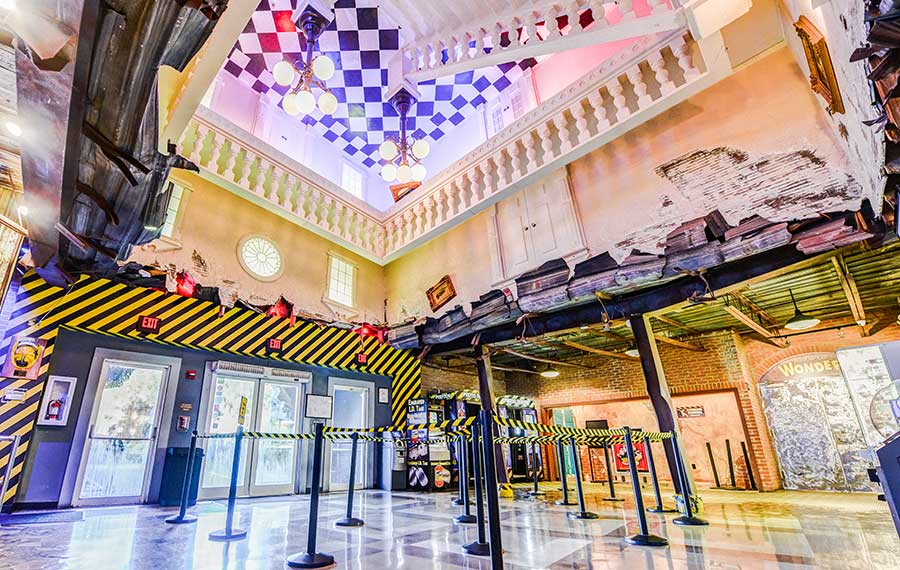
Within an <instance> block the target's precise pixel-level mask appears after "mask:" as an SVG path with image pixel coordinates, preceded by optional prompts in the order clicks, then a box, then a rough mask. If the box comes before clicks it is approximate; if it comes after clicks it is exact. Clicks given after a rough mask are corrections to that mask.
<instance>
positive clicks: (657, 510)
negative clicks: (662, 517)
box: [647, 507, 678, 513]
mask: <svg viewBox="0 0 900 570" xmlns="http://www.w3.org/2000/svg"><path fill="white" fill-rule="evenodd" d="M647 512H648V513H677V512H678V509H667V508H665V507H663V508H659V507H649V508H648V509H647Z"/></svg>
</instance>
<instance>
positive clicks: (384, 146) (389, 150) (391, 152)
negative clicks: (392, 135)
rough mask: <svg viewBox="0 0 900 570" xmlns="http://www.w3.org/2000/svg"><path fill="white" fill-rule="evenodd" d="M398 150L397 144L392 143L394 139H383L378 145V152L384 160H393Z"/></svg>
mask: <svg viewBox="0 0 900 570" xmlns="http://www.w3.org/2000/svg"><path fill="white" fill-rule="evenodd" d="M398 152H400V151H399V150H397V145H396V144H394V141H384V142H383V143H381V146H379V147H378V153H379V154H380V155H381V158H383V159H384V160H394V159H395V158H397V153H398Z"/></svg>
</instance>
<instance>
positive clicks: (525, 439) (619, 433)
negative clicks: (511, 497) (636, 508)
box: [494, 414, 672, 443]
mask: <svg viewBox="0 0 900 570" xmlns="http://www.w3.org/2000/svg"><path fill="white" fill-rule="evenodd" d="M494 421H496V422H497V423H498V424H499V425H502V426H506V427H513V428H518V429H521V430H525V431H533V432H537V433H539V434H544V435H541V436H521V437H515V438H500V439H498V440H497V441H501V440H503V441H502V443H532V441H533V439H534V438H535V437H541V438H547V439H546V440H545V441H534V443H550V442H555V441H560V440H563V441H568V440H569V439H570V438H572V437H575V438H576V440H578V439H584V440H588V439H591V440H601V441H600V442H602V440H606V441H611V442H612V443H625V434H626V433H628V431H627V430H626V429H625V428H614V429H586V428H576V427H567V426H557V425H550V424H538V423H533V422H523V421H521V420H513V419H510V418H504V417H500V416H498V415H496V414H495V415H494ZM644 436H647V437H649V438H650V441H653V442H658V441H662V440H664V439H669V438H671V437H672V434H671V433H669V432H649V431H641V432H637V431H635V432H631V438H632V441H641V440H643V438H644ZM616 438H618V440H619V441H616Z"/></svg>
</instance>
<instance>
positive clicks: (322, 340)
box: [0, 272, 421, 506]
mask: <svg viewBox="0 0 900 570" xmlns="http://www.w3.org/2000/svg"><path fill="white" fill-rule="evenodd" d="M221 311H222V308H221V306H220V305H217V304H214V303H211V302H209V301H201V300H199V299H193V298H189V297H182V296H180V295H177V294H174V293H167V292H165V291H156V290H153V289H146V288H140V287H130V286H127V285H123V284H121V283H113V282H112V281H109V280H106V279H91V278H87V277H83V278H82V279H81V280H79V281H78V282H76V283H74V284H73V285H71V286H69V287H66V288H62V287H56V286H53V285H50V284H49V283H47V282H46V281H44V280H43V279H41V278H40V277H39V276H38V275H37V274H36V273H34V272H29V273H27V274H26V275H25V276H24V277H23V278H22V282H21V284H20V287H19V290H18V294H17V295H16V301H15V305H14V308H13V312H12V317H11V318H10V322H9V326H8V329H7V332H6V336H5V338H4V339H3V340H2V341H0V353H5V352H6V351H7V350H8V348H9V345H10V342H11V339H12V337H13V336H15V335H26V336H30V337H36V338H40V339H43V340H44V341H45V342H46V343H47V344H46V347H45V349H44V355H43V358H42V359H41V364H40V368H39V376H38V379H37V380H33V381H29V380H17V379H0V392H4V391H6V390H10V389H19V388H21V389H23V390H25V394H26V397H25V399H24V400H21V401H12V402H7V403H5V404H0V434H2V435H19V436H21V442H20V444H19V448H18V449H17V451H16V457H15V458H13V461H14V466H13V470H12V477H11V480H10V484H9V488H8V490H7V493H6V496H5V497H3V498H2V499H3V500H2V501H0V506H3V505H5V504H6V503H7V502H9V501H10V500H12V499H13V498H14V497H15V494H16V492H17V490H18V482H19V477H20V474H21V471H22V468H23V462H24V459H25V456H26V454H27V452H28V443H29V439H30V436H31V432H32V430H33V429H34V423H35V420H36V415H37V410H38V407H39V405H40V399H41V391H42V389H43V385H44V384H45V382H46V380H47V374H48V369H49V366H50V360H51V357H52V355H53V350H54V347H55V343H56V339H57V336H58V334H59V330H60V329H61V328H63V329H69V330H75V331H80V332H87V333H93V334H100V335H104V336H109V337H116V338H122V339H127V340H138V341H145V342H153V343H157V344H163V345H167V346H175V347H180V348H190V349H196V350H205V351H213V352H218V353H222V354H232V355H240V356H248V357H257V358H268V359H272V360H277V361H283V362H290V363H300V364H309V365H314V366H322V367H327V368H335V369H340V370H355V371H359V372H363V373H368V374H376V375H382V376H388V377H390V378H391V423H392V424H394V425H400V424H402V422H403V420H404V418H405V415H406V407H407V406H406V404H407V402H408V401H409V400H410V399H411V398H418V397H419V395H420V394H421V370H420V362H419V360H418V359H417V358H416V357H415V355H414V354H413V353H412V352H411V351H408V350H397V349H395V348H393V347H391V346H390V345H387V344H381V343H379V342H378V340H377V339H375V338H371V337H369V338H365V339H363V341H362V343H361V342H360V336H359V335H358V334H356V333H354V332H353V331H351V330H346V329H339V328H336V327H329V326H321V325H319V324H317V323H313V322H308V321H303V320H299V321H297V322H296V324H295V325H294V326H291V324H290V320H289V319H287V318H279V317H268V316H266V315H264V314H260V313H257V312H256V311H252V310H250V309H241V308H237V307H233V308H230V309H225V310H224V313H223V314H221V315H220V312H221ZM141 316H151V317H157V318H159V319H160V320H161V322H162V326H161V328H160V330H159V332H158V333H144V332H141V331H139V330H138V329H137V323H138V318H139V317H141ZM270 338H279V339H281V341H282V350H281V352H280V353H270V352H268V351H267V350H266V345H267V341H268V339H270ZM361 352H363V353H365V354H366V356H367V363H366V364H363V365H361V364H357V362H356V356H357V354H359V353H361ZM388 431H390V430H388ZM5 455H8V453H6V454H5ZM8 460H9V459H8V458H7V459H4V453H3V449H0V469H4V468H5V463H4V462H6V461H8Z"/></svg>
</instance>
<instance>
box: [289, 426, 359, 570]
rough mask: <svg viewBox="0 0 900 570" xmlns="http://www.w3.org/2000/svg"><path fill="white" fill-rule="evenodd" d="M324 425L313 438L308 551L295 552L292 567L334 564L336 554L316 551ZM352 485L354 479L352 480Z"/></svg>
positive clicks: (320, 566)
mask: <svg viewBox="0 0 900 570" xmlns="http://www.w3.org/2000/svg"><path fill="white" fill-rule="evenodd" d="M323 430H324V427H323V426H322V424H321V423H317V424H316V437H315V439H314V440H313V442H314V443H313V472H312V488H311V489H310V497H309V523H308V524H307V528H308V532H307V536H306V552H302V553H298V554H294V555H292V556H290V557H288V559H287V565H288V566H290V567H291V568H324V567H326V566H331V565H332V564H334V556H331V555H330V554H323V553H321V552H316V532H317V530H318V526H319V485H320V484H321V481H322V447H323V446H322V440H323V439H324V436H323ZM351 485H352V480H351Z"/></svg>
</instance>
